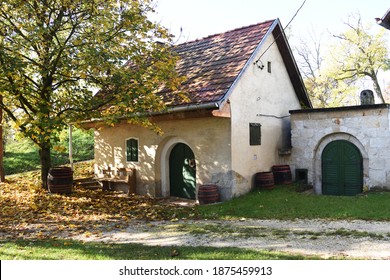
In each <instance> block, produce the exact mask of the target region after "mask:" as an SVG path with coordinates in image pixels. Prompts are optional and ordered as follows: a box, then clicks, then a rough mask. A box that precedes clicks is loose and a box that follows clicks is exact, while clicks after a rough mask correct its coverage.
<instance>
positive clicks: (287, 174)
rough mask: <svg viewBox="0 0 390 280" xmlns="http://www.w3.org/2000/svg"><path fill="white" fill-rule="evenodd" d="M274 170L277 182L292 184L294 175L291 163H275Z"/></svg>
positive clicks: (278, 183)
mask: <svg viewBox="0 0 390 280" xmlns="http://www.w3.org/2000/svg"><path fill="white" fill-rule="evenodd" d="M272 172H273V173H274V179H275V184H277V185H283V184H291V183H292V176H291V169H290V166H289V165H274V166H272Z"/></svg>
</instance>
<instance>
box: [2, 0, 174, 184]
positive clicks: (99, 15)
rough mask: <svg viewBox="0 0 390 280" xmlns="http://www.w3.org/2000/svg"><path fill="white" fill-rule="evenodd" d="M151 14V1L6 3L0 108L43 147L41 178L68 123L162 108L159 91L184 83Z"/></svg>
mask: <svg viewBox="0 0 390 280" xmlns="http://www.w3.org/2000/svg"><path fill="white" fill-rule="evenodd" d="M153 12H154V11H153V9H152V3H151V1H150V0H121V1H117V0H97V1H90V0H72V1H70V0H64V1H46V0H38V1H25V0H7V1H2V2H1V4H0V93H1V95H2V96H3V97H4V99H3V101H1V102H0V108H1V109H3V111H4V112H5V113H6V115H7V116H8V118H9V119H10V120H12V121H13V122H14V123H15V125H16V128H17V129H19V130H20V131H21V132H22V133H23V135H24V136H25V137H28V138H30V139H31V140H32V141H33V142H34V143H35V144H36V145H37V146H38V147H39V149H40V151H41V152H40V155H41V166H42V172H46V174H47V171H48V168H49V167H50V165H51V162H50V147H51V145H50V141H51V140H52V139H53V138H54V139H55V138H56V136H58V135H59V132H60V131H61V130H62V129H63V128H64V126H65V125H66V124H68V123H71V122H78V121H80V120H85V119H89V118H93V117H95V118H100V119H103V120H105V121H107V122H109V123H112V122H113V121H115V120H116V119H117V118H118V117H119V116H121V117H123V116H126V115H127V116H132V115H134V114H135V113H145V112H150V111H161V110H163V109H164V104H163V101H162V100H161V97H160V96H158V95H157V94H156V92H157V90H158V89H159V88H161V87H162V86H165V87H170V88H176V87H177V86H178V84H179V82H180V79H179V78H178V77H177V74H176V72H175V71H174V66H175V61H176V60H175V57H174V56H173V54H172V53H171V51H170V47H169V44H170V43H171V35H170V34H169V33H168V32H167V30H166V29H164V28H162V27H161V26H159V25H158V24H156V23H153V22H151V21H149V20H148V15H149V13H153ZM97 89H99V90H100V94H98V95H94V93H95V92H96V90H97ZM140 123H141V124H142V122H140ZM55 140H56V139H55ZM46 174H43V175H46ZM42 178H46V176H42Z"/></svg>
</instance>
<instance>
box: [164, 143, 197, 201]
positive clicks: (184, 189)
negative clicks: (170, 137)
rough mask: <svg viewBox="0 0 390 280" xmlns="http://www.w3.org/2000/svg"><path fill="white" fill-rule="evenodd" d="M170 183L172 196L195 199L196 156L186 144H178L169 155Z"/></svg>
mask: <svg viewBox="0 0 390 280" xmlns="http://www.w3.org/2000/svg"><path fill="white" fill-rule="evenodd" d="M169 183H170V195H171V196H176V197H182V198H188V199H195V189H196V165H195V156H194V153H193V151H192V150H191V148H190V147H189V146H187V145H186V144H184V143H178V144H176V145H175V146H174V147H173V148H172V150H171V153H170V155H169Z"/></svg>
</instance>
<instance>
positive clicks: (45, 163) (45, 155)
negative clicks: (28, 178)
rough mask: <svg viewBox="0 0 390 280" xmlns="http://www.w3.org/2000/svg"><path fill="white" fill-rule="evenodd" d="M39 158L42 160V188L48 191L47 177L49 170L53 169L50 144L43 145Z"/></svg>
mask: <svg viewBox="0 0 390 280" xmlns="http://www.w3.org/2000/svg"><path fill="white" fill-rule="evenodd" d="M39 157H40V159H41V176H42V187H43V188H44V189H47V188H48V186H47V175H49V169H50V167H51V157H50V142H49V143H43V144H42V146H41V147H40V149H39Z"/></svg>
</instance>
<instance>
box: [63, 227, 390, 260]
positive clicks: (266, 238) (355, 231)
mask: <svg viewBox="0 0 390 280" xmlns="http://www.w3.org/2000/svg"><path fill="white" fill-rule="evenodd" d="M64 237H66V236H64ZM71 238H73V239H76V240H84V241H100V242H110V243H141V244H144V245H158V246H213V247H240V248H250V249H261V250H269V251H281V252H291V253H299V254H305V255H319V256H322V257H324V258H329V257H342V256H344V257H348V258H364V259H390V222H370V221H360V220H356V221H328V220H294V221H275V220H241V221H211V220H209V221H207V220H206V221H204V220H203V221H189V220H188V221H177V222H143V221H133V222H130V223H129V225H128V227H127V228H125V229H122V230H114V231H108V232H102V233H101V234H99V235H89V236H85V235H76V236H72V237H71Z"/></svg>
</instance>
